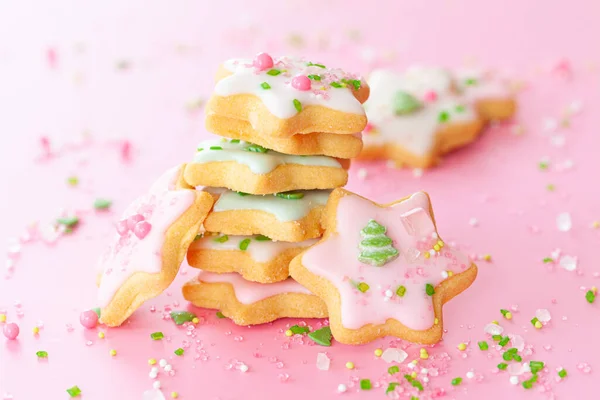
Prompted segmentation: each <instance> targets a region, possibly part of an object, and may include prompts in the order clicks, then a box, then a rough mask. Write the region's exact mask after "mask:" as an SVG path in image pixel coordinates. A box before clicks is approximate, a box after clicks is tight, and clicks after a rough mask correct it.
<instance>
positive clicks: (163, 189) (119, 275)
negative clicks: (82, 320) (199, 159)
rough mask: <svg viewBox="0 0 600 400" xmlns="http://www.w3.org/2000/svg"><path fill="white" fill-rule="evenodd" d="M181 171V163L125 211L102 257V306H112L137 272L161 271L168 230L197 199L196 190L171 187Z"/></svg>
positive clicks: (100, 290) (100, 291)
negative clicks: (121, 290)
mask: <svg viewBox="0 0 600 400" xmlns="http://www.w3.org/2000/svg"><path fill="white" fill-rule="evenodd" d="M180 170H181V166H178V167H175V168H172V169H170V170H168V171H167V172H165V173H164V174H163V175H162V176H161V177H160V178H159V180H158V181H157V182H156V183H155V184H154V185H153V186H152V188H151V189H150V191H149V193H148V194H146V195H144V196H142V197H140V198H138V199H137V200H135V201H134V202H133V203H132V204H131V205H130V206H129V207H128V208H127V209H126V210H125V212H124V213H123V218H122V220H121V221H120V222H119V223H118V224H117V227H116V232H115V235H113V239H112V243H110V245H109V246H108V248H107V250H106V251H105V253H104V254H103V256H102V257H101V259H100V267H101V268H102V271H103V272H102V281H101V284H100V288H99V290H98V302H99V306H100V307H105V306H106V305H108V304H109V303H110V301H111V300H112V298H113V296H114V295H115V293H116V292H117V290H118V289H119V288H120V287H121V286H122V285H123V283H124V282H125V281H126V280H127V279H128V278H129V277H130V276H131V275H132V274H134V273H135V272H148V273H153V274H156V273H159V272H160V271H161V269H162V254H161V252H162V247H163V244H164V241H165V232H166V231H167V230H168V229H169V227H170V226H171V225H172V224H173V223H174V222H175V221H176V220H177V219H179V217H180V216H181V215H182V214H183V213H184V212H185V211H186V210H187V209H189V208H190V206H191V205H192V204H193V202H194V199H195V195H194V192H193V191H189V190H178V191H175V190H170V189H172V188H174V187H175V183H176V182H177V179H178V178H179V173H180ZM123 221H126V224H124V223H123ZM134 221H135V225H133V228H131V226H132V222H134ZM125 225H127V228H128V229H127V231H125V230H124V229H125V228H124V226H125Z"/></svg>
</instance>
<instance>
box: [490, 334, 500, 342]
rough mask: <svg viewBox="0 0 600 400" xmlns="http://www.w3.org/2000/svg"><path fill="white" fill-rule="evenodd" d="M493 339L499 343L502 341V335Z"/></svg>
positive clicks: (494, 336)
mask: <svg viewBox="0 0 600 400" xmlns="http://www.w3.org/2000/svg"><path fill="white" fill-rule="evenodd" d="M492 339H494V340H495V341H496V342H499V341H500V340H502V335H493V336H492Z"/></svg>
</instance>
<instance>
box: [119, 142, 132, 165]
mask: <svg viewBox="0 0 600 400" xmlns="http://www.w3.org/2000/svg"><path fill="white" fill-rule="evenodd" d="M121 158H122V159H123V161H129V160H131V142H130V141H129V140H124V141H123V142H122V143H121Z"/></svg>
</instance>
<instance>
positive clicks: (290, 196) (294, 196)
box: [275, 192, 304, 200]
mask: <svg viewBox="0 0 600 400" xmlns="http://www.w3.org/2000/svg"><path fill="white" fill-rule="evenodd" d="M275 196H277V197H281V198H282V199H286V200H300V199H301V198H303V197H304V193H302V192H284V193H275Z"/></svg>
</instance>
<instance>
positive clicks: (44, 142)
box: [40, 136, 52, 156]
mask: <svg viewBox="0 0 600 400" xmlns="http://www.w3.org/2000/svg"><path fill="white" fill-rule="evenodd" d="M40 145H41V146H42V150H43V152H44V155H45V156H49V155H50V153H52V148H51V147H50V139H49V138H48V137H47V136H42V137H41V138H40Z"/></svg>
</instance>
